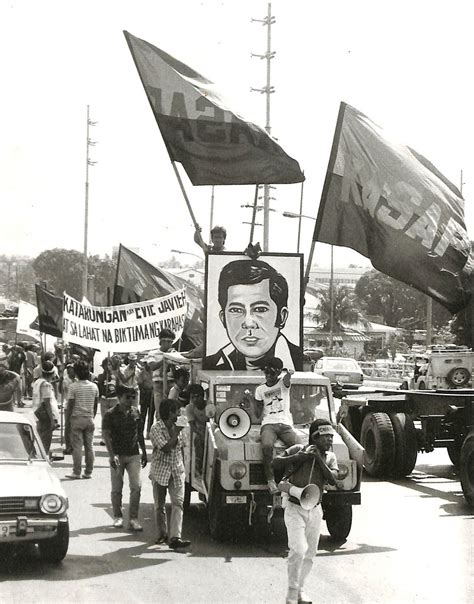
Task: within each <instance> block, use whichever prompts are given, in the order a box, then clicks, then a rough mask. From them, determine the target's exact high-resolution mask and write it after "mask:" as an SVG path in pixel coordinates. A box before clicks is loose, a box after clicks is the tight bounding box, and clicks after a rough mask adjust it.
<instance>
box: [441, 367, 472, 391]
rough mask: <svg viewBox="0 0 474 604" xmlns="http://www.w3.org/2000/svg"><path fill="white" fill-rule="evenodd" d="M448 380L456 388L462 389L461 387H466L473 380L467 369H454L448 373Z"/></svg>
mask: <svg viewBox="0 0 474 604" xmlns="http://www.w3.org/2000/svg"><path fill="white" fill-rule="evenodd" d="M446 379H447V380H448V382H449V383H450V384H451V386H454V388H461V386H465V385H466V384H467V383H468V382H469V380H470V379H471V372H470V371H469V369H466V367H454V368H453V369H451V371H450V372H449V373H448V375H447V376H446Z"/></svg>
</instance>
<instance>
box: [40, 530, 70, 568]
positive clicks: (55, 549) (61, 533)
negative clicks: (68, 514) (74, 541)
mask: <svg viewBox="0 0 474 604" xmlns="http://www.w3.org/2000/svg"><path fill="white" fill-rule="evenodd" d="M68 547H69V522H60V523H59V524H58V532H57V535H56V536H55V537H53V538H52V539H44V540H41V541H39V542H38V549H39V551H40V554H41V557H42V558H43V560H46V561H47V562H61V560H62V559H63V558H64V557H65V555H66V554H67V550H68Z"/></svg>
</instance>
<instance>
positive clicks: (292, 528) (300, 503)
mask: <svg viewBox="0 0 474 604" xmlns="http://www.w3.org/2000/svg"><path fill="white" fill-rule="evenodd" d="M333 434H334V430H333V427H332V425H331V422H330V421H329V420H327V419H317V420H315V421H314V422H313V423H312V424H311V425H310V427H309V444H308V445H307V446H305V445H293V446H291V447H290V448H289V449H286V450H285V451H284V452H283V453H282V454H281V455H278V456H277V457H275V459H274V460H273V468H274V470H275V472H276V473H280V475H281V473H282V472H283V479H282V480H281V482H280V483H279V485H278V488H279V489H280V491H281V492H282V493H283V497H284V499H285V500H286V502H285V503H286V505H285V506H284V507H285V525H286V530H287V533H288V547H289V550H290V553H289V554H288V595H287V599H286V603H287V604H297V603H298V604H308V603H311V600H310V599H309V598H308V597H307V596H306V595H305V594H304V593H303V589H304V584H305V580H306V578H307V576H308V574H309V572H310V570H311V568H312V566H313V558H314V556H315V555H316V553H317V550H318V542H319V535H320V532H321V520H322V518H323V512H322V509H321V496H322V492H323V489H324V485H325V484H331V485H335V484H336V480H335V479H336V478H337V477H338V470H339V469H338V465H337V459H336V456H335V454H334V453H333V452H332V451H330V449H331V447H332V441H333Z"/></svg>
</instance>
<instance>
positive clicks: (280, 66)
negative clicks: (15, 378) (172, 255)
mask: <svg viewBox="0 0 474 604" xmlns="http://www.w3.org/2000/svg"><path fill="white" fill-rule="evenodd" d="M266 12H267V2H262V1H261V0H251V1H248V2H245V1H242V0H240V1H235V0H226V1H224V2H218V1H216V0H208V1H204V2H199V1H196V0H189V1H184V0H174V1H173V2H166V3H165V2H157V1H156V0H152V1H143V0H133V1H128V2H124V1H120V0H91V1H89V0H80V1H74V0H69V1H67V2H65V1H64V0H57V1H48V0H22V1H17V0H0V53H1V56H2V61H1V65H0V74H1V81H2V93H1V95H0V116H1V118H0V119H1V129H0V199H1V202H2V212H3V221H2V222H3V229H2V237H1V240H0V253H4V254H25V255H30V256H35V255H37V254H38V253H39V252H41V251H42V250H44V249H49V248H52V247H65V248H75V249H78V250H82V249H83V216H84V196H85V194H84V190H85V186H84V184H85V160H86V106H87V105H88V104H89V105H90V111H91V118H92V120H94V121H97V122H98V124H97V126H95V127H94V128H93V129H92V130H91V138H92V139H93V140H94V141H97V145H96V146H95V147H93V148H92V149H91V151H92V153H91V159H93V160H94V161H97V165H96V166H94V167H91V168H90V172H89V181H90V189H89V203H90V215H89V221H90V229H89V251H90V253H98V254H101V255H102V254H104V253H109V254H110V253H111V251H112V247H113V246H117V245H118V244H119V243H123V244H124V245H127V246H129V247H134V248H140V251H141V253H142V255H143V256H144V257H145V258H147V259H149V260H151V261H153V262H155V261H159V259H160V258H164V257H167V256H169V250H170V249H171V248H175V249H180V250H183V251H188V252H191V253H194V254H197V255H200V249H199V248H198V247H197V246H196V245H195V244H194V243H193V241H192V235H193V228H192V222H191V219H190V218H189V214H188V213H187V209H186V206H185V203H184V201H183V199H182V196H181V193H180V190H179V188H178V185H177V182H176V179H175V176H174V173H173V170H172V167H171V164H170V161H169V158H168V155H167V153H166V150H165V147H164V144H163V141H162V138H161V135H160V133H159V130H158V127H157V126H156V122H155V119H154V117H153V115H152V112H151V109H150V107H149V104H148V100H147V98H146V95H145V92H144V90H143V87H142V85H141V83H140V80H139V77H138V74H137V71H136V69H135V66H134V64H133V61H132V58H131V55H130V52H129V50H128V47H127V44H126V41H125V38H124V36H123V33H122V30H124V29H126V30H127V31H129V32H130V33H131V34H133V35H135V36H137V37H140V38H143V39H145V40H147V41H148V42H150V43H152V44H154V45H155V46H158V47H160V48H162V49H163V50H165V51H166V52H168V53H170V54H171V55H173V56H175V57H176V58H178V59H180V60H182V61H183V62H185V63H187V64H188V65H190V66H191V67H193V68H194V69H196V70H197V71H198V72H200V73H201V74H203V75H204V76H206V77H207V78H209V79H211V80H213V81H214V82H215V84H216V88H217V89H218V90H220V91H222V93H223V94H224V95H225V96H226V97H229V98H230V99H232V106H233V107H234V108H236V110H238V112H239V113H240V114H241V115H244V116H245V117H247V118H249V119H251V120H253V121H255V122H256V123H259V124H260V125H262V126H264V125H265V99H264V96H263V95H261V94H258V93H251V92H250V87H251V86H252V87H257V88H258V87H261V86H263V85H264V84H265V77H266V76H265V61H262V60H260V59H256V58H251V56H250V54H251V52H254V53H264V52H265V49H266V29H265V28H264V27H262V25H261V24H260V23H252V22H251V18H252V17H253V18H260V19H262V18H264V17H265V15H266ZM272 12H273V14H274V16H275V17H276V24H275V25H274V26H273V28H272V37H273V43H272V46H273V50H274V51H276V57H275V59H274V60H273V61H272V84H273V85H274V86H275V89H276V93H275V94H274V95H272V100H271V103H272V104H271V124H272V133H273V134H274V136H276V137H277V138H278V140H279V143H280V144H281V145H282V146H283V148H284V149H285V150H286V151H287V153H289V154H290V155H291V156H292V157H294V158H295V159H297V160H298V161H299V163H300V166H301V168H302V169H303V170H304V171H305V174H306V178H307V181H306V183H305V187H304V207H303V214H306V215H309V216H314V217H315V216H316V214H317V209H318V204H319V198H320V195H321V189H322V185H323V181H324V175H325V172H326V167H327V162H328V158H329V151H330V148H331V142H332V137H333V134H334V127H335V122H336V117H337V112H338V109H339V103H340V101H341V100H343V101H346V102H348V103H349V104H351V105H353V106H355V107H357V108H358V109H359V110H361V111H362V112H364V113H365V114H366V115H368V116H369V117H370V118H371V119H372V120H373V121H375V122H376V123H378V124H379V125H380V126H382V127H383V128H385V129H386V130H388V131H391V132H393V133H395V135H396V137H397V138H398V139H399V140H400V141H401V142H404V143H406V144H409V145H410V146H412V147H413V148H414V149H416V150H417V151H418V152H420V153H422V154H423V155H425V156H426V157H427V158H428V159H429V160H430V161H431V162H432V163H434V164H435V165H436V166H437V168H438V169H439V170H440V171H441V172H443V173H444V174H445V175H446V176H447V177H448V178H449V179H450V180H452V181H453V182H454V183H455V184H456V185H457V186H459V184H460V172H461V170H463V172H464V178H463V180H464V182H465V184H464V187H463V193H464V197H465V199H466V222H467V226H468V232H469V234H470V236H471V238H472V237H474V211H473V209H472V207H471V202H470V196H472V191H473V190H474V187H473V179H474V173H473V159H472V146H473V140H474V128H473V109H472V108H473V107H474V98H473V97H474V95H473V86H472V58H473V56H474V53H473V36H472V18H471V3H470V2H468V1H467V0H466V1H465V2H461V1H456V0H452V1H451V2H449V3H447V2H446V1H443V2H437V1H425V0H409V1H406V0H398V2H387V1H380V0H378V1H368V0H358V1H357V2H354V1H353V0H349V1H338V2H332V3H331V2H325V3H323V2H315V1H314V0H307V1H303V0H292V1H291V2H290V1H289V0H285V1H283V0H276V1H274V2H273V3H272ZM183 174H184V173H183ZM184 181H185V184H186V187H187V191H188V195H189V197H190V200H191V203H192V205H193V208H194V211H195V214H196V217H197V219H198V221H199V222H200V223H201V225H202V226H203V230H204V232H205V233H206V232H208V229H209V214H210V212H209V209H210V197H211V189H210V187H192V185H191V184H190V183H189V181H188V180H187V178H185V179H184ZM300 190H301V189H300V185H297V184H295V185H281V186H279V187H277V188H276V189H275V191H274V192H273V196H274V197H276V200H274V201H273V200H272V205H273V208H274V209H275V210H276V212H272V213H271V226H270V250H271V251H283V252H292V251H296V239H297V222H298V221H297V220H295V219H293V220H292V219H288V218H284V217H282V215H281V212H282V211H284V210H287V211H293V212H298V211H299V200H300ZM252 200H253V187H216V192H215V219H214V223H215V224H224V225H225V226H227V228H228V233H229V234H228V242H227V243H228V246H227V247H228V249H232V250H236V249H244V247H245V246H246V244H247V242H248V235H249V228H250V227H249V226H248V225H244V224H242V222H243V221H250V219H251V210H250V209H241V208H240V205H241V204H244V203H251V202H252ZM313 227H314V222H313V221H312V220H308V219H307V220H303V231H302V245H301V250H300V251H303V252H304V253H305V254H307V252H308V251H309V247H310V243H311V236H312V231H313ZM257 229H258V227H257ZM254 239H255V240H260V241H263V237H262V234H261V227H260V230H257V233H256V237H255V238H254ZM328 258H329V253H328V246H325V245H323V244H318V245H317V247H316V253H315V262H317V263H319V264H321V265H327V264H328ZM182 260H183V261H184V260H192V257H189V256H183V257H182ZM335 260H336V264H338V265H343V264H346V263H348V262H359V263H365V264H366V263H368V261H367V260H366V259H364V258H362V257H361V256H358V255H357V254H356V253H355V252H350V251H348V250H345V249H343V248H338V249H337V250H336V253H335Z"/></svg>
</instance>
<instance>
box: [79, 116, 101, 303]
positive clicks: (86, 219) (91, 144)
mask: <svg viewBox="0 0 474 604" xmlns="http://www.w3.org/2000/svg"><path fill="white" fill-rule="evenodd" d="M96 124H97V122H93V121H91V119H90V117H89V105H87V136H86V197H85V204H84V258H83V262H84V264H83V268H82V295H83V296H85V297H86V298H87V282H88V273H87V256H88V250H87V243H88V241H87V239H88V231H89V166H95V165H96V163H97V162H96V161H92V160H91V159H90V157H89V147H94V146H95V145H96V144H97V143H96V142H95V141H92V140H91V139H90V137H89V129H90V127H91V126H95V125H96Z"/></svg>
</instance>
